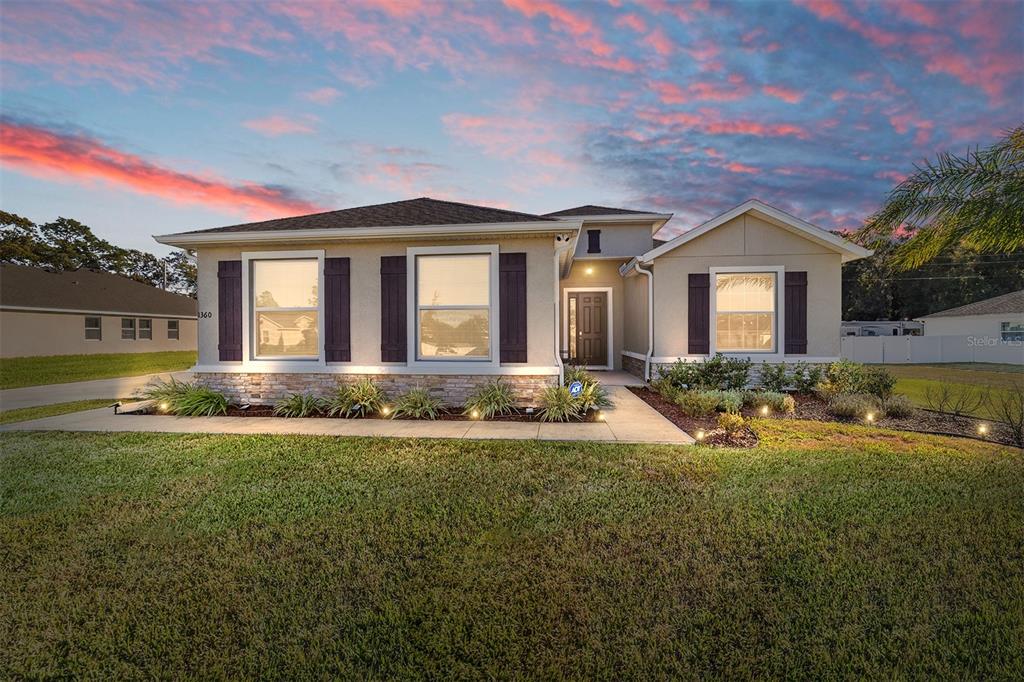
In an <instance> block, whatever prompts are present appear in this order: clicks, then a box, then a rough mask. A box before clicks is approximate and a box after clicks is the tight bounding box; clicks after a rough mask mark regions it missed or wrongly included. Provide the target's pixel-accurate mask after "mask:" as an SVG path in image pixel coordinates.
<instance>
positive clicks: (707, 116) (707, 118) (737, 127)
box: [636, 109, 810, 140]
mask: <svg viewBox="0 0 1024 682" xmlns="http://www.w3.org/2000/svg"><path fill="white" fill-rule="evenodd" d="M636 117H637V118H638V119H640V120H642V121H645V122H647V123H652V124H654V125H659V126H663V127H666V128H685V129H692V130H699V131H701V132H705V133H707V134H709V135H751V136H754V137H795V138H798V139H801V140H806V139H809V138H810V133H809V132H808V131H807V130H806V129H804V128H802V127H801V126H798V125H796V124H792V123H766V122H764V121H755V120H751V119H726V118H723V117H722V115H721V113H720V112H717V111H715V110H713V109H701V110H700V112H699V113H690V112H685V111H673V112H663V111H658V110H652V109H641V110H639V111H637V113H636Z"/></svg>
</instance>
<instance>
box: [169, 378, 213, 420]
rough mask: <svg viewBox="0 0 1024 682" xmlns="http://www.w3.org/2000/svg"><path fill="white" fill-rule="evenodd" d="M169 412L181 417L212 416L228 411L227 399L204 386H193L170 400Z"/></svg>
mask: <svg viewBox="0 0 1024 682" xmlns="http://www.w3.org/2000/svg"><path fill="white" fill-rule="evenodd" d="M170 404H171V409H170V410H169V411H170V412H173V413H174V414H177V415H180V416H182V417H212V416H214V415H218V414H227V413H228V399H227V398H226V397H225V396H224V394H223V393H218V392H217V391H215V390H213V389H212V388H208V387H206V386H195V387H193V388H191V389H190V390H188V391H185V392H184V393H181V394H180V395H178V396H177V397H175V398H174V399H173V400H171V401H170Z"/></svg>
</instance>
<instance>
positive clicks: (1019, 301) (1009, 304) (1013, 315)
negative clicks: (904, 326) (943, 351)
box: [917, 290, 1024, 342]
mask: <svg viewBox="0 0 1024 682" xmlns="http://www.w3.org/2000/svg"><path fill="white" fill-rule="evenodd" d="M917 320H918V321H919V322H922V323H924V335H925V336H978V337H988V338H993V339H998V340H1000V341H1014V342H1019V341H1024V290H1021V291H1011V292H1010V293H1008V294H1003V295H1002V296H995V297H993V298H986V299H985V300H983V301H975V302H974V303H968V304H967V305H962V306H959V307H957V308H950V309H949V310H941V311H939V312H937V313H932V314H931V315H925V316H924V317H919V318H917Z"/></svg>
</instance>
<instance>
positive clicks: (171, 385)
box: [139, 377, 199, 411]
mask: <svg viewBox="0 0 1024 682" xmlns="http://www.w3.org/2000/svg"><path fill="white" fill-rule="evenodd" d="M197 388H199V384H198V383H196V382H194V381H191V382H190V381H177V380H175V378H174V377H168V380H167V381H162V380H160V379H154V380H153V381H150V382H149V383H148V384H146V385H145V387H143V389H142V391H140V392H139V398H142V399H143V400H153V401H155V402H156V403H157V404H160V403H166V404H167V407H166V410H165V411H169V410H170V406H171V403H172V402H173V401H174V400H175V399H176V398H178V397H180V396H182V395H184V394H186V393H188V392H189V391H193V390H195V389H197Z"/></svg>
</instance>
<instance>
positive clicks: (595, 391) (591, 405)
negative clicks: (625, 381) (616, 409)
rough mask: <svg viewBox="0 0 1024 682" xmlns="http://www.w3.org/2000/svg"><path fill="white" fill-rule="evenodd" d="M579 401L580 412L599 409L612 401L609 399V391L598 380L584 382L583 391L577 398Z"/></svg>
mask: <svg viewBox="0 0 1024 682" xmlns="http://www.w3.org/2000/svg"><path fill="white" fill-rule="evenodd" d="M576 402H577V403H579V410H580V414H586V413H587V412H588V411H590V410H599V409H601V408H602V407H608V406H610V405H611V404H612V401H611V400H609V399H608V393H607V391H605V390H604V387H603V386H601V384H599V383H598V382H597V381H591V382H590V383H584V384H583V391H582V392H581V393H580V394H579V396H578V397H577V398H576Z"/></svg>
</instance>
